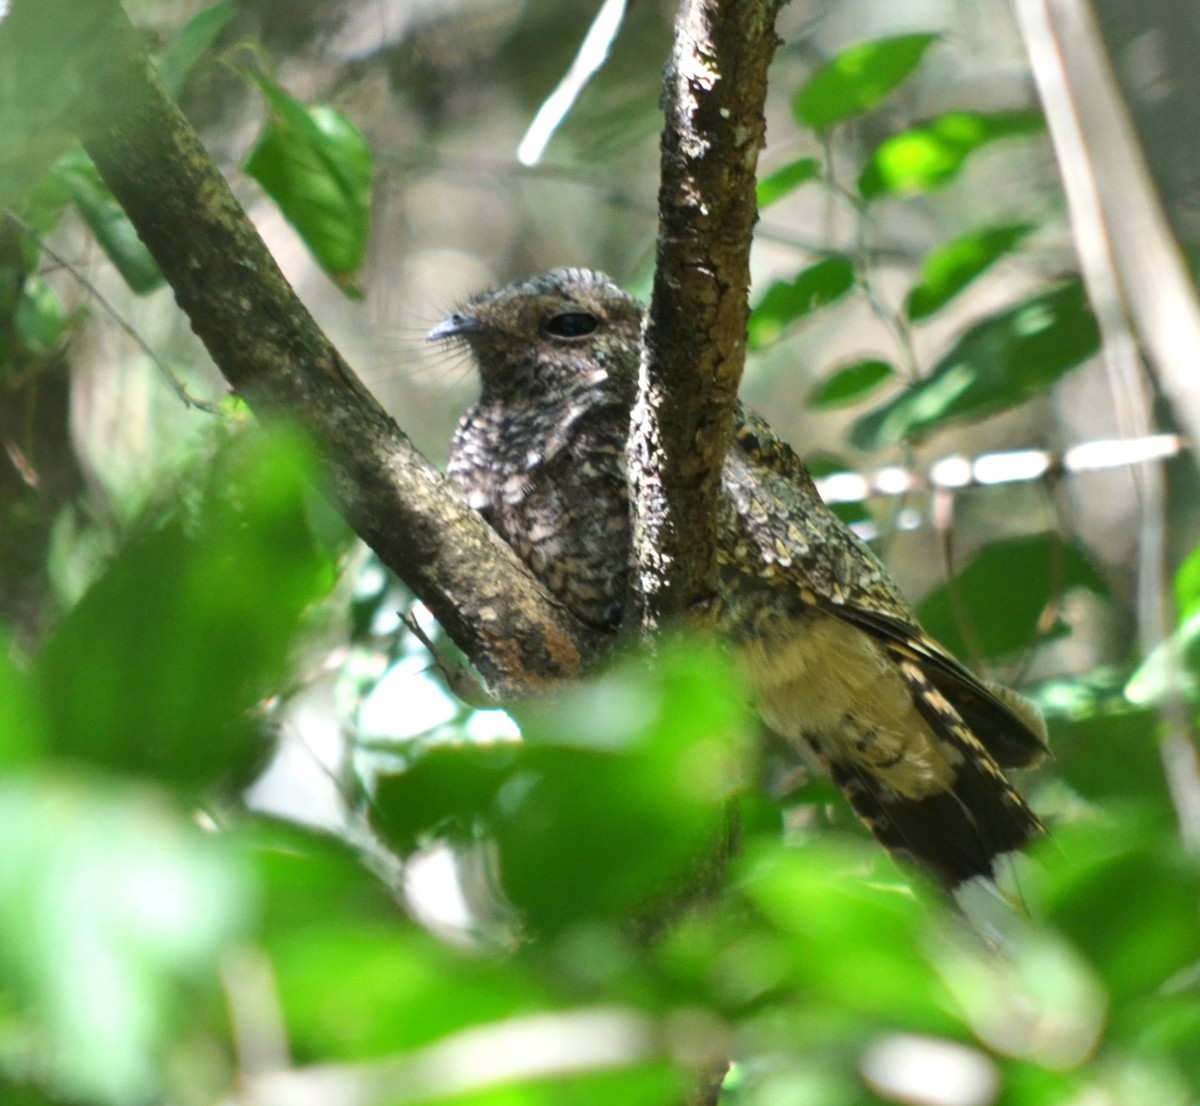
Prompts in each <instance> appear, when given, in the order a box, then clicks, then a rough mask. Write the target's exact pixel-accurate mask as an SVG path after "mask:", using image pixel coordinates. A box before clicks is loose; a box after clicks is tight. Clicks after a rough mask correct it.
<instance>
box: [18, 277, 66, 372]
mask: <svg viewBox="0 0 1200 1106" xmlns="http://www.w3.org/2000/svg"><path fill="white" fill-rule="evenodd" d="M16 323H17V333H18V334H20V336H21V342H22V344H23V345H24V347H25V349H26V350H27V351H29V352H31V353H35V354H48V353H54V352H55V351H56V350H58V349H59V348H61V346H62V344H63V342H64V341H65V340H66V337H67V332H68V329H69V328H70V323H71V320H70V318H69V317H68V315H67V313H66V310H65V309H64V308H63V305H62V300H60V299H59V298H58V293H57V292H55V291H54V289H53V288H52V287H51V286H50V285H49V284H47V283H46V281H44V280H42V278H41V277H38V276H29V277H26V278H25V284H24V287H23V288H22V289H21V298H20V299H19V300H18V301H17V310H16Z"/></svg>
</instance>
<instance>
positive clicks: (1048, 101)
mask: <svg viewBox="0 0 1200 1106" xmlns="http://www.w3.org/2000/svg"><path fill="white" fill-rule="evenodd" d="M1015 11H1016V14H1017V22H1018V24H1019V26H1020V29H1021V34H1022V35H1023V37H1024V39H1025V46H1026V50H1027V51H1028V54H1029V61H1030V67H1031V69H1032V71H1033V76H1034V80H1035V81H1036V83H1037V86H1038V92H1039V94H1040V96H1041V99H1042V105H1043V107H1044V109H1045V112H1046V120H1047V123H1048V124H1049V128H1050V135H1051V138H1052V139H1053V141H1054V145H1055V150H1056V153H1057V155H1058V162H1059V165H1060V167H1061V169H1062V174H1063V186H1064V189H1065V191H1066V194H1067V203H1068V207H1069V209H1070V215H1071V226H1072V230H1073V232H1074V236H1075V243H1076V248H1077V250H1078V252H1079V258H1080V264H1081V267H1082V270H1083V277H1084V281H1085V283H1086V285H1087V289H1088V296H1089V298H1090V300H1091V302H1092V307H1093V309H1094V310H1095V313H1096V318H1097V321H1098V322H1099V324H1100V331H1101V334H1102V335H1103V338H1104V356H1105V362H1106V366H1107V368H1108V373H1109V379H1110V382H1111V387H1112V392H1113V400H1114V405H1115V407H1116V410H1117V415H1118V422H1119V425H1120V427H1121V430H1122V432H1123V434H1125V435H1126V436H1131V437H1132V436H1136V437H1142V436H1145V435H1148V434H1150V433H1151V431H1152V427H1153V416H1152V410H1151V399H1150V396H1149V394H1148V389H1147V387H1146V382H1145V377H1144V366H1143V364H1142V361H1141V357H1140V356H1139V349H1144V350H1145V351H1146V352H1147V354H1148V355H1149V359H1150V362H1151V366H1152V368H1153V370H1154V371H1155V373H1156V375H1157V378H1158V381H1159V383H1160V385H1161V387H1162V390H1163V392H1164V393H1165V394H1166V395H1167V397H1168V399H1169V400H1170V401H1171V404H1172V410H1173V411H1174V413H1175V416H1176V418H1177V419H1178V420H1179V422H1180V423H1181V424H1182V425H1183V426H1184V427H1185V428H1186V430H1187V432H1188V436H1189V437H1190V438H1191V439H1192V441H1193V442H1195V441H1197V440H1200V437H1198V435H1200V384H1198V382H1197V376H1196V371H1195V359H1196V355H1197V351H1200V304H1198V302H1197V297H1196V290H1195V287H1194V286H1193V284H1192V282H1191V279H1190V278H1189V276H1188V274H1187V270H1186V268H1185V266H1184V263H1183V258H1182V256H1181V254H1180V251H1179V247H1178V245H1177V243H1176V242H1175V239H1174V237H1173V235H1172V234H1171V231H1170V227H1169V224H1168V222H1167V219H1166V216H1165V214H1164V212H1163V210H1162V205H1161V203H1160V201H1159V197H1158V193H1157V191H1156V189H1155V185H1154V181H1153V179H1152V177H1151V175H1150V171H1149V169H1148V168H1147V165H1146V160H1145V157H1144V154H1143V152H1142V149H1141V146H1140V145H1139V143H1138V140H1137V136H1136V134H1135V131H1134V128H1133V124H1132V122H1131V120H1130V118H1129V112H1128V109H1127V107H1126V104H1125V102H1124V100H1123V98H1122V95H1121V91H1120V87H1119V85H1118V83H1117V80H1116V76H1115V74H1114V73H1113V70H1112V66H1111V64H1110V62H1109V59H1108V55H1107V53H1106V51H1105V48H1104V43H1103V40H1102V38H1101V36H1100V32H1099V30H1098V28H1097V26H1096V23H1095V19H1094V16H1093V13H1092V11H1091V9H1090V7H1089V6H1088V4H1087V3H1086V0H1015ZM1135 479H1137V481H1138V483H1137V486H1138V490H1139V498H1140V504H1139V507H1140V514H1141V533H1140V536H1139V538H1140V540H1139V558H1140V560H1139V565H1138V632H1139V639H1140V644H1141V647H1142V652H1143V655H1146V656H1148V655H1149V654H1150V653H1151V652H1152V651H1153V650H1154V649H1155V648H1156V647H1158V646H1159V645H1161V644H1162V643H1163V642H1165V641H1167V639H1168V638H1169V637H1170V634H1171V630H1172V620H1171V618H1170V613H1169V610H1168V604H1169V596H1168V590H1167V587H1166V584H1165V573H1166V566H1165V563H1164V558H1165V536H1164V524H1165V517H1166V497H1165V487H1164V480H1163V473H1162V470H1161V468H1160V467H1159V466H1157V465H1145V466H1141V467H1140V468H1139V469H1137V470H1136V471H1135ZM1174 684H1175V686H1176V687H1178V686H1181V684H1180V682H1179V680H1176V681H1174ZM1164 714H1165V716H1166V720H1167V723H1168V734H1167V736H1166V737H1165V738H1164V742H1163V758H1164V763H1165V767H1166V773H1167V779H1168V783H1169V785H1170V788H1171V795H1172V798H1173V800H1174V803H1175V808H1176V813H1177V816H1178V818H1179V824H1180V829H1181V832H1182V833H1183V836H1184V838H1185V840H1187V841H1188V842H1189V843H1190V844H1191V845H1192V846H1193V847H1200V760H1198V758H1197V754H1196V748H1195V745H1194V744H1193V742H1192V739H1191V736H1190V732H1189V728H1188V722H1187V719H1188V715H1187V711H1186V709H1185V708H1184V705H1183V702H1182V700H1181V699H1180V698H1179V697H1178V696H1175V697H1173V699H1171V700H1168V701H1167V702H1166V704H1165V705H1164Z"/></svg>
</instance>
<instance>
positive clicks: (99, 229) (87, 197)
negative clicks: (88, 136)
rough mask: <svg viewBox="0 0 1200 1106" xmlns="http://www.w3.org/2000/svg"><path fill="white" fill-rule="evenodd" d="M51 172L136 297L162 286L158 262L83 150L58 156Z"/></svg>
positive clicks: (79, 147) (76, 149) (80, 147)
mask: <svg viewBox="0 0 1200 1106" xmlns="http://www.w3.org/2000/svg"><path fill="white" fill-rule="evenodd" d="M53 172H54V175H55V176H56V177H57V178H58V179H59V180H60V181H62V182H63V184H64V185H66V187H67V189H68V191H69V192H70V193H71V199H72V200H73V201H74V203H75V206H76V208H77V209H78V210H79V214H80V215H82V216H83V221H84V222H85V223H87V225H88V229H89V230H91V232H92V234H93V235H94V236H95V238H96V242H97V243H98V244H99V246H100V248H101V249H102V250H103V251H104V252H105V254H106V255H107V256H108V259H109V260H110V261H111V262H112V263H113V265H114V266H116V269H117V272H119V273H120V274H121V278H122V279H123V280H124V281H125V283H126V284H128V285H129V287H130V288H132V289H133V291H135V292H136V293H137V294H138V295H139V296H144V295H146V294H148V293H150V292H153V291H154V290H155V289H156V288H159V287H161V286H162V284H163V280H164V278H163V275H162V273H161V272H160V271H159V268H158V263H157V262H156V261H155V260H154V258H153V257H152V256H151V255H150V251H149V250H148V249H146V247H145V246H144V245H143V244H142V240H141V239H140V238H139V237H138V233H137V231H136V230H134V228H133V224H132V223H131V222H130V221H129V216H128V215H126V214H125V211H124V209H123V208H122V207H121V205H120V204H119V203H117V199H116V197H115V196H114V195H113V194H112V193H111V192H110V191H109V190H108V185H106V184H105V183H104V181H102V180H101V179H100V172H99V170H98V169H97V168H96V166H95V165H93V164H92V159H91V158H90V157H88V156H87V154H85V153H84V152H83V147H82V146H75V147H74V148H73V149H72V150H70V151H68V152H67V153H66V154H64V155H63V156H62V157H60V158H59V159H58V161H57V162H55V165H54V170H53Z"/></svg>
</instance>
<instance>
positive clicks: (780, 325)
mask: <svg viewBox="0 0 1200 1106" xmlns="http://www.w3.org/2000/svg"><path fill="white" fill-rule="evenodd" d="M854 280H855V277H854V266H853V265H851V264H850V262H849V261H847V260H846V258H844V257H827V258H825V260H823V261H818V262H817V263H816V264H815V265H810V266H809V267H808V268H807V269H802V270H801V271H800V272H799V273H797V274H796V275H795V277H793V278H792V279H791V280H790V281H789V280H779V281H776V282H775V283H774V284H772V285H771V287H770V288H768V289H767V291H766V294H765V295H764V296H763V298H762V299H761V300H759V301H758V304H757V306H756V307H755V308H754V312H753V314H751V316H750V326H749V338H750V348H751V349H761V348H762V347H763V346H766V345H769V344H770V343H771V342H773V341H775V340H776V339H777V338H778V337H779V336H780V335H781V334H782V333H783V331H784V330H785V329H786V328H787V326H788V325H789V324H790V323H793V322H795V321H796V320H797V319H800V318H803V317H804V316H805V315H808V314H810V313H811V312H813V311H817V310H819V309H820V308H822V307H825V306H827V305H828V304H831V303H834V302H835V301H837V300H839V299H841V298H842V296H844V295H845V294H846V293H847V292H849V291H850V289H851V288H853V287H854Z"/></svg>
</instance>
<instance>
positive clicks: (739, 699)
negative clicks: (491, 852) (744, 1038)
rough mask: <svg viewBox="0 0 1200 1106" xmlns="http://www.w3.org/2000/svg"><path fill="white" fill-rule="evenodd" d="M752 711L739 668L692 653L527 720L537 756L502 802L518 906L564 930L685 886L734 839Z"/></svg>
mask: <svg viewBox="0 0 1200 1106" xmlns="http://www.w3.org/2000/svg"><path fill="white" fill-rule="evenodd" d="M744 710H745V705H744V701H743V693H742V691H741V688H740V684H739V681H738V680H737V678H736V675H735V672H734V670H733V669H732V668H731V667H730V664H729V659H728V658H727V657H725V656H723V655H721V654H720V653H718V652H717V651H715V650H713V649H712V648H711V647H699V646H697V645H696V644H695V643H690V644H689V643H682V642H676V643H671V644H669V645H665V646H664V647H663V648H662V650H661V651H660V652H659V654H658V656H656V657H655V659H654V662H653V663H652V664H648V663H647V660H646V658H645V657H644V656H633V657H630V658H628V659H626V660H625V661H623V662H622V663H620V664H618V665H617V666H615V667H614V668H612V669H611V670H610V671H608V672H607V673H605V674H603V675H602V676H600V677H598V678H596V679H593V680H589V681H587V682H586V683H584V684H582V685H579V686H578V687H574V688H571V689H569V690H568V691H566V692H564V693H563V694H562V695H560V696H556V697H555V699H554V700H553V701H546V702H537V703H527V704H525V705H524V706H523V707H521V708H519V709H518V710H517V711H516V712H515V717H516V718H517V720H518V722H519V723H520V725H521V731H522V734H523V735H524V738H525V741H526V747H525V749H524V752H523V755H522V757H521V761H520V767H519V770H517V771H514V772H513V774H512V776H511V777H510V779H509V780H508V781H507V782H506V783H505V785H504V786H503V787H502V788H501V790H500V791H499V793H498V794H497V797H496V804H495V805H496V814H495V834H496V841H497V849H498V857H499V866H500V875H501V880H502V883H503V886H504V889H505V891H506V893H507V894H508V895H509V897H510V898H511V900H512V901H513V903H514V905H516V906H517V907H519V908H520V909H521V910H522V911H524V912H525V913H526V914H527V915H528V916H529V917H530V918H531V919H532V920H534V921H535V922H536V923H537V924H538V925H539V926H541V927H546V928H551V929H554V928H559V927H562V926H567V925H569V924H571V923H573V922H578V921H580V920H583V919H586V918H589V917H594V916H601V917H620V916H627V915H628V913H629V912H630V911H631V910H634V909H636V908H638V907H640V906H641V905H642V904H646V903H648V902H649V901H650V900H653V899H654V898H656V897H658V896H661V895H662V894H664V893H667V892H670V891H671V889H672V888H674V887H676V886H678V885H679V881H681V880H684V878H685V876H686V874H687V873H688V872H689V871H691V869H692V868H693V866H695V865H696V864H698V863H699V862H700V861H701V860H703V859H704V858H705V857H706V855H707V854H708V852H709V851H710V850H711V849H712V848H713V847H714V845H715V842H716V840H717V838H718V836H719V835H720V833H721V832H723V827H724V821H725V812H724V808H725V804H726V802H727V800H728V799H729V797H730V795H731V793H732V786H733V783H734V781H735V780H737V779H738V778H740V775H741V767H740V761H741V758H742V757H743V756H744V755H745V749H744V742H745V740H746V737H747V734H746V730H745V726H746V723H745V714H744ZM598 872H603V873H604V878H601V879H598V878H597V875H596V874H597V873H598Z"/></svg>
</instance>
